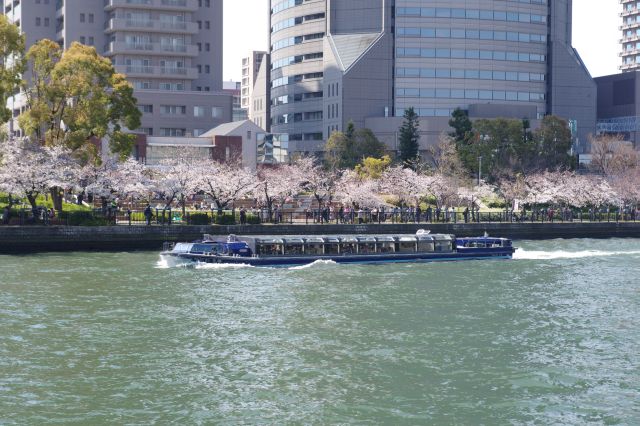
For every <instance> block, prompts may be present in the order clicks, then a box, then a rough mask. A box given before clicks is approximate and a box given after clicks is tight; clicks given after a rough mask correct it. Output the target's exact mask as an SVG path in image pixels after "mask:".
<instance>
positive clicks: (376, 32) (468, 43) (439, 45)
mask: <svg viewBox="0 0 640 426" xmlns="http://www.w3.org/2000/svg"><path fill="white" fill-rule="evenodd" d="M571 13H572V1H571V0H553V1H550V0H450V1H434V0H348V1H347V0H324V1H318V0H285V1H281V0H279V1H278V0H274V1H272V4H271V35H270V37H271V54H272V58H271V89H270V90H271V108H272V110H271V126H272V131H274V132H277V133H289V134H290V137H291V138H290V140H291V142H290V147H291V149H293V150H300V151H310V150H316V149H320V148H319V147H320V146H321V145H320V144H319V143H313V144H310V143H308V142H309V141H314V142H316V141H318V140H326V139H327V138H328V137H329V136H330V135H331V133H332V132H333V131H341V130H343V129H344V128H345V127H346V125H347V123H348V122H349V121H350V120H352V121H353V122H354V124H355V125H356V127H368V128H371V129H372V130H373V131H374V133H376V135H377V136H378V137H379V138H380V139H381V140H383V141H384V142H385V143H386V144H387V145H388V146H389V147H390V148H391V149H394V148H395V147H396V146H397V132H398V128H399V126H400V125H401V124H402V118H401V117H402V115H403V114H404V111H405V110H406V109H407V108H409V107H413V108H414V109H415V110H416V111H417V112H418V114H419V115H420V117H421V131H422V138H421V145H422V147H423V148H426V146H427V145H429V144H432V143H435V141H436V140H437V139H438V137H439V136H440V134H441V133H442V132H443V131H448V119H449V117H450V115H451V112H452V111H453V110H454V109H455V108H462V109H464V110H466V111H468V112H469V115H470V117H471V118H472V119H476V118H495V117H507V118H516V119H523V118H526V119H529V120H531V121H532V122H535V121H536V120H539V119H541V118H542V117H544V116H545V115H547V114H556V115H559V116H561V117H564V118H566V119H569V120H573V121H575V122H577V125H578V136H579V138H580V139H581V140H583V141H586V140H587V135H588V134H589V133H593V132H594V131H595V121H596V86H595V83H594V81H593V79H592V78H591V76H590V74H589V72H588V70H587V69H586V67H585V66H584V64H583V63H582V61H581V60H580V57H579V55H578V53H577V52H576V51H575V50H574V49H573V48H572V46H571V30H572V22H571V20H572V18H571ZM534 125H535V123H534ZM296 141H299V142H300V144H297V143H296ZM320 143H321V141H320Z"/></svg>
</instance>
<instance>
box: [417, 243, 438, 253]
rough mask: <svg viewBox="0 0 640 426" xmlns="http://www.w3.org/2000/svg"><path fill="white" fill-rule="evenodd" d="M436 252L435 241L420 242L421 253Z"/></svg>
mask: <svg viewBox="0 0 640 426" xmlns="http://www.w3.org/2000/svg"><path fill="white" fill-rule="evenodd" d="M434 250H435V248H434V245H433V240H418V251H419V252H433V251H434Z"/></svg>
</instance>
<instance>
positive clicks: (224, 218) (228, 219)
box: [213, 214, 236, 225]
mask: <svg viewBox="0 0 640 426" xmlns="http://www.w3.org/2000/svg"><path fill="white" fill-rule="evenodd" d="M213 223H215V224H216V225H235V224H236V218H235V216H233V215H230V214H229V215H227V214H221V215H220V214H214V215H213Z"/></svg>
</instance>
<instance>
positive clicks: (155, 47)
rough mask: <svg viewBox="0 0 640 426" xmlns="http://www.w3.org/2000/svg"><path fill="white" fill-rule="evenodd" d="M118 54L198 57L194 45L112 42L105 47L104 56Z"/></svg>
mask: <svg viewBox="0 0 640 426" xmlns="http://www.w3.org/2000/svg"><path fill="white" fill-rule="evenodd" d="M119 54H144V55H145V56H146V55H158V56H167V55H171V56H190V57H195V56H198V48H197V47H196V46H194V45H186V44H183V45H172V44H161V43H127V42H124V41H112V42H111V43H109V44H107V46H106V47H105V56H113V55H119Z"/></svg>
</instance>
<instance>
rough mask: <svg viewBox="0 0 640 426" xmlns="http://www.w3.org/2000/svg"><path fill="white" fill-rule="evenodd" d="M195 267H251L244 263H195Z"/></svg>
mask: <svg viewBox="0 0 640 426" xmlns="http://www.w3.org/2000/svg"><path fill="white" fill-rule="evenodd" d="M195 268H196V269H244V268H253V266H251V265H247V264H246V263H196V264H195Z"/></svg>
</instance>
